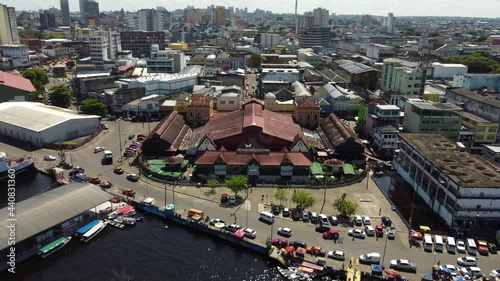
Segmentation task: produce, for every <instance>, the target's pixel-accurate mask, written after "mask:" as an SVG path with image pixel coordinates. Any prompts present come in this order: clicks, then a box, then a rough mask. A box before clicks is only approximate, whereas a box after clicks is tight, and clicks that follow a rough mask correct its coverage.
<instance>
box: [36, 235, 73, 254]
mask: <svg viewBox="0 0 500 281" xmlns="http://www.w3.org/2000/svg"><path fill="white" fill-rule="evenodd" d="M66 239H67V238H66V237H61V238H59V239H57V240H56V241H53V242H52V243H50V244H48V245H47V246H45V247H43V248H41V249H40V253H42V254H45V253H47V252H50V251H52V250H53V249H54V248H56V247H58V246H59V245H60V244H61V243H63V242H64V241H66Z"/></svg>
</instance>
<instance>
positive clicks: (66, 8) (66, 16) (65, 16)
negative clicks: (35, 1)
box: [60, 0, 71, 26]
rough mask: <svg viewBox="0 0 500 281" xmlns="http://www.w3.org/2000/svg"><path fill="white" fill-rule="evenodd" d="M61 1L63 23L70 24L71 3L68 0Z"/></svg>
mask: <svg viewBox="0 0 500 281" xmlns="http://www.w3.org/2000/svg"><path fill="white" fill-rule="evenodd" d="M60 3H61V13H62V25H63V26H70V25H71V18H70V16H69V3H68V0H60Z"/></svg>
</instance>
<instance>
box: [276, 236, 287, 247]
mask: <svg viewBox="0 0 500 281" xmlns="http://www.w3.org/2000/svg"><path fill="white" fill-rule="evenodd" d="M272 243H273V246H276V247H278V248H286V247H288V240H286V239H285V238H277V239H273V242H272Z"/></svg>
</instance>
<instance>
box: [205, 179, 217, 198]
mask: <svg viewBox="0 0 500 281" xmlns="http://www.w3.org/2000/svg"><path fill="white" fill-rule="evenodd" d="M207 184H208V186H210V192H209V193H210V194H212V195H214V194H215V193H216V192H215V188H216V187H217V185H219V181H218V180H216V179H209V180H208V181H207Z"/></svg>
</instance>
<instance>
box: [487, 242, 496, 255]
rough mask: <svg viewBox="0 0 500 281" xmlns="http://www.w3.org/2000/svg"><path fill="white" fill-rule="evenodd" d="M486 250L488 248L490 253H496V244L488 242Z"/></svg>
mask: <svg viewBox="0 0 500 281" xmlns="http://www.w3.org/2000/svg"><path fill="white" fill-rule="evenodd" d="M488 250H490V253H492V254H496V253H497V245H495V244H494V243H488Z"/></svg>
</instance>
